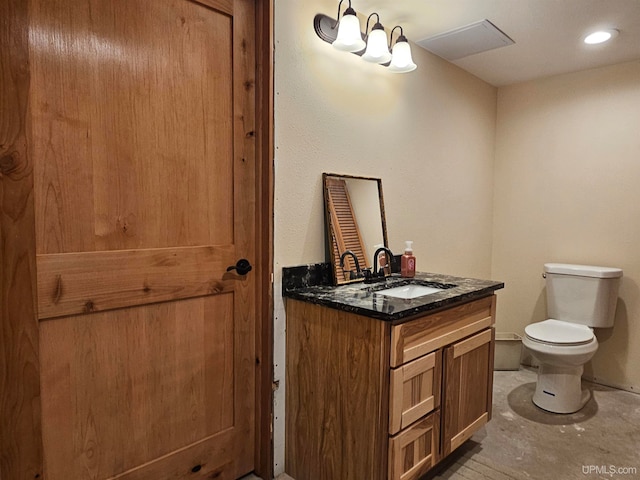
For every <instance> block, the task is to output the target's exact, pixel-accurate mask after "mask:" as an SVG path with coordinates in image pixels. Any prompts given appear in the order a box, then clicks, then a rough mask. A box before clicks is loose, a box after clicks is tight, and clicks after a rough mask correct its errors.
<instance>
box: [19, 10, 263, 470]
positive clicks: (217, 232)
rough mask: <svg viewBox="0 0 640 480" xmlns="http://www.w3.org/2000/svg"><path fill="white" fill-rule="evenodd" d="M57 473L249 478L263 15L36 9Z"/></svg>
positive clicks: (38, 153)
mask: <svg viewBox="0 0 640 480" xmlns="http://www.w3.org/2000/svg"><path fill="white" fill-rule="evenodd" d="M30 8H31V10H30V11H31V13H32V17H31V28H30V37H29V38H30V45H29V46H30V54H31V73H32V77H31V92H30V95H31V105H30V108H31V111H30V114H31V115H30V119H31V124H30V129H29V131H30V135H31V138H30V141H31V145H32V151H33V158H34V178H35V181H34V182H35V189H34V199H35V216H36V252H37V257H36V264H37V268H38V316H39V319H40V350H41V351H40V356H41V361H40V363H41V384H42V428H43V443H44V459H45V468H46V476H47V478H48V479H49V480H57V479H64V480H67V479H84V478H92V479H106V478H112V477H117V478H126V479H146V478H184V477H186V476H187V475H188V476H189V477H190V478H192V477H193V478H209V477H210V476H212V475H215V476H216V478H224V479H227V478H229V479H231V478H237V477H239V476H241V475H242V474H244V473H248V472H250V471H251V470H253V468H254V465H253V458H254V448H255V443H254V436H255V426H254V421H255V417H254V415H255V370H256V353H255V339H256V332H255V321H256V320H255V317H256V305H255V301H256V288H255V280H254V278H255V274H251V273H250V274H248V275H244V276H239V275H237V274H236V273H235V272H227V271H226V269H227V266H230V265H234V264H235V262H236V260H238V259H239V258H247V259H249V261H250V262H251V263H253V264H254V265H255V268H254V271H255V269H257V268H259V267H260V265H257V263H256V262H257V259H256V248H255V241H256V236H255V225H256V214H255V209H256V191H255V190H256V176H255V175H256V162H255V145H254V143H255V119H254V117H255V113H254V109H255V107H254V103H255V94H254V88H255V77H254V73H255V54H254V45H255V38H254V25H253V21H254V18H255V15H254V2H253V1H252V0H202V1H198V2H196V1H189V0H159V1H154V2H148V1H144V0H53V1H52V0H31V3H30Z"/></svg>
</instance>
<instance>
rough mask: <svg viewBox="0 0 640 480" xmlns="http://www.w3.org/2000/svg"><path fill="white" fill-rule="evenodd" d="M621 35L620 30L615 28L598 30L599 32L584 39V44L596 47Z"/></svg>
mask: <svg viewBox="0 0 640 480" xmlns="http://www.w3.org/2000/svg"><path fill="white" fill-rule="evenodd" d="M618 33H620V32H619V31H618V30H616V29H614V28H610V29H608V30H598V31H597V32H593V33H590V34H589V35H587V36H586V37H584V43H586V44H587V45H596V44H598V43H604V42H607V41H609V40H611V39H612V38H615V37H617V36H618Z"/></svg>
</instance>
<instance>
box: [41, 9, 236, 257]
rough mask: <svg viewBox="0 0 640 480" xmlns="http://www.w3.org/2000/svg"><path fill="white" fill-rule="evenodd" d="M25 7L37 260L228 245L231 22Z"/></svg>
mask: <svg viewBox="0 0 640 480" xmlns="http://www.w3.org/2000/svg"><path fill="white" fill-rule="evenodd" d="M32 3H33V4H34V13H33V25H34V27H33V31H34V33H33V34H32V35H31V37H32V42H31V53H32V57H31V58H32V87H31V88H32V115H33V127H32V135H33V140H34V157H35V158H36V159H37V163H36V170H35V178H36V185H35V192H36V200H37V202H38V207H39V208H37V210H36V216H37V218H36V229H37V230H36V235H37V253H39V254H43V253H62V252H86V251H103V250H120V249H129V248H155V247H173V246H179V245H181V246H182V245H220V244H228V243H232V242H233V238H234V237H233V233H234V232H233V222H234V216H233V186H234V183H233V179H232V174H233V163H232V162H230V161H228V160H229V159H231V158H233V153H234V131H233V126H234V124H233V121H232V119H233V115H234V112H233V108H234V99H233V83H232V81H231V80H232V76H231V75H232V68H233V63H232V62H233V55H232V50H231V42H232V38H233V17H229V16H228V15H223V14H220V13H218V12H216V11H214V10H211V9H209V8H206V7H204V6H202V5H200V4H197V3H193V2H189V1H187V0H164V1H158V2H144V1H141V0H138V1H134V2H127V1H125V0H118V1H112V2H108V1H104V0H91V1H86V0H54V1H42V0H36V1H33V2H32ZM214 46H215V47H214ZM236 103H237V105H236V106H237V107H238V108H241V107H242V103H241V102H236ZM236 114H237V112H236ZM222 159H227V161H220V160H222Z"/></svg>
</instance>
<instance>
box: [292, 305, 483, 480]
mask: <svg viewBox="0 0 640 480" xmlns="http://www.w3.org/2000/svg"><path fill="white" fill-rule="evenodd" d="M495 302H496V300H495V295H490V296H486V297H483V298H480V299H477V300H473V301H469V302H466V303H461V304H458V305H455V306H452V307H450V308H447V309H442V310H439V311H436V312H434V313H428V314H423V315H421V316H418V317H417V318H414V319H411V320H408V321H405V322H404V323H399V324H392V323H390V322H385V321H382V320H377V319H374V318H370V317H367V316H364V315H358V314H355V313H350V312H347V311H342V310H338V309H332V308H328V307H325V306H321V305H317V304H314V303H308V302H303V301H299V300H295V299H287V305H286V312H287V357H286V358H287V365H286V410H287V416H286V446H285V455H286V465H285V470H286V472H287V473H288V474H289V475H291V476H292V477H293V478H295V479H296V480H350V479H352V480H361V479H362V478H367V479H372V480H383V479H384V480H387V479H388V480H412V479H417V478H419V477H420V476H422V475H423V474H424V473H426V472H427V471H429V470H430V469H431V468H433V467H434V466H435V465H436V464H437V463H438V462H439V461H440V460H442V459H443V458H444V457H446V456H447V455H448V454H449V453H451V452H452V451H453V450H455V449H456V448H457V447H458V446H460V445H461V444H462V443H463V442H464V441H465V440H467V439H468V438H469V437H470V436H471V435H472V434H473V432H475V431H476V430H478V429H479V428H480V427H481V426H482V425H484V424H485V423H486V422H487V421H488V420H489V419H490V417H491V389H492V379H493V348H494V347H493V346H494V333H493V328H492V325H493V323H494V319H495Z"/></svg>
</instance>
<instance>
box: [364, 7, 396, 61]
mask: <svg viewBox="0 0 640 480" xmlns="http://www.w3.org/2000/svg"><path fill="white" fill-rule="evenodd" d="M374 15H375V16H376V23H375V25H374V26H373V28H372V29H371V32H369V20H371V17H373V16H374ZM365 32H366V33H368V35H367V50H366V51H365V52H364V55H362V59H363V60H365V61H367V62H371V63H381V64H382V63H389V61H390V60H391V52H389V47H388V45H387V33H386V32H385V31H384V27H383V26H382V24H381V23H380V15H378V14H377V13H375V12H374V13H372V14H371V15H369V18H367V28H366V30H365Z"/></svg>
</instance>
